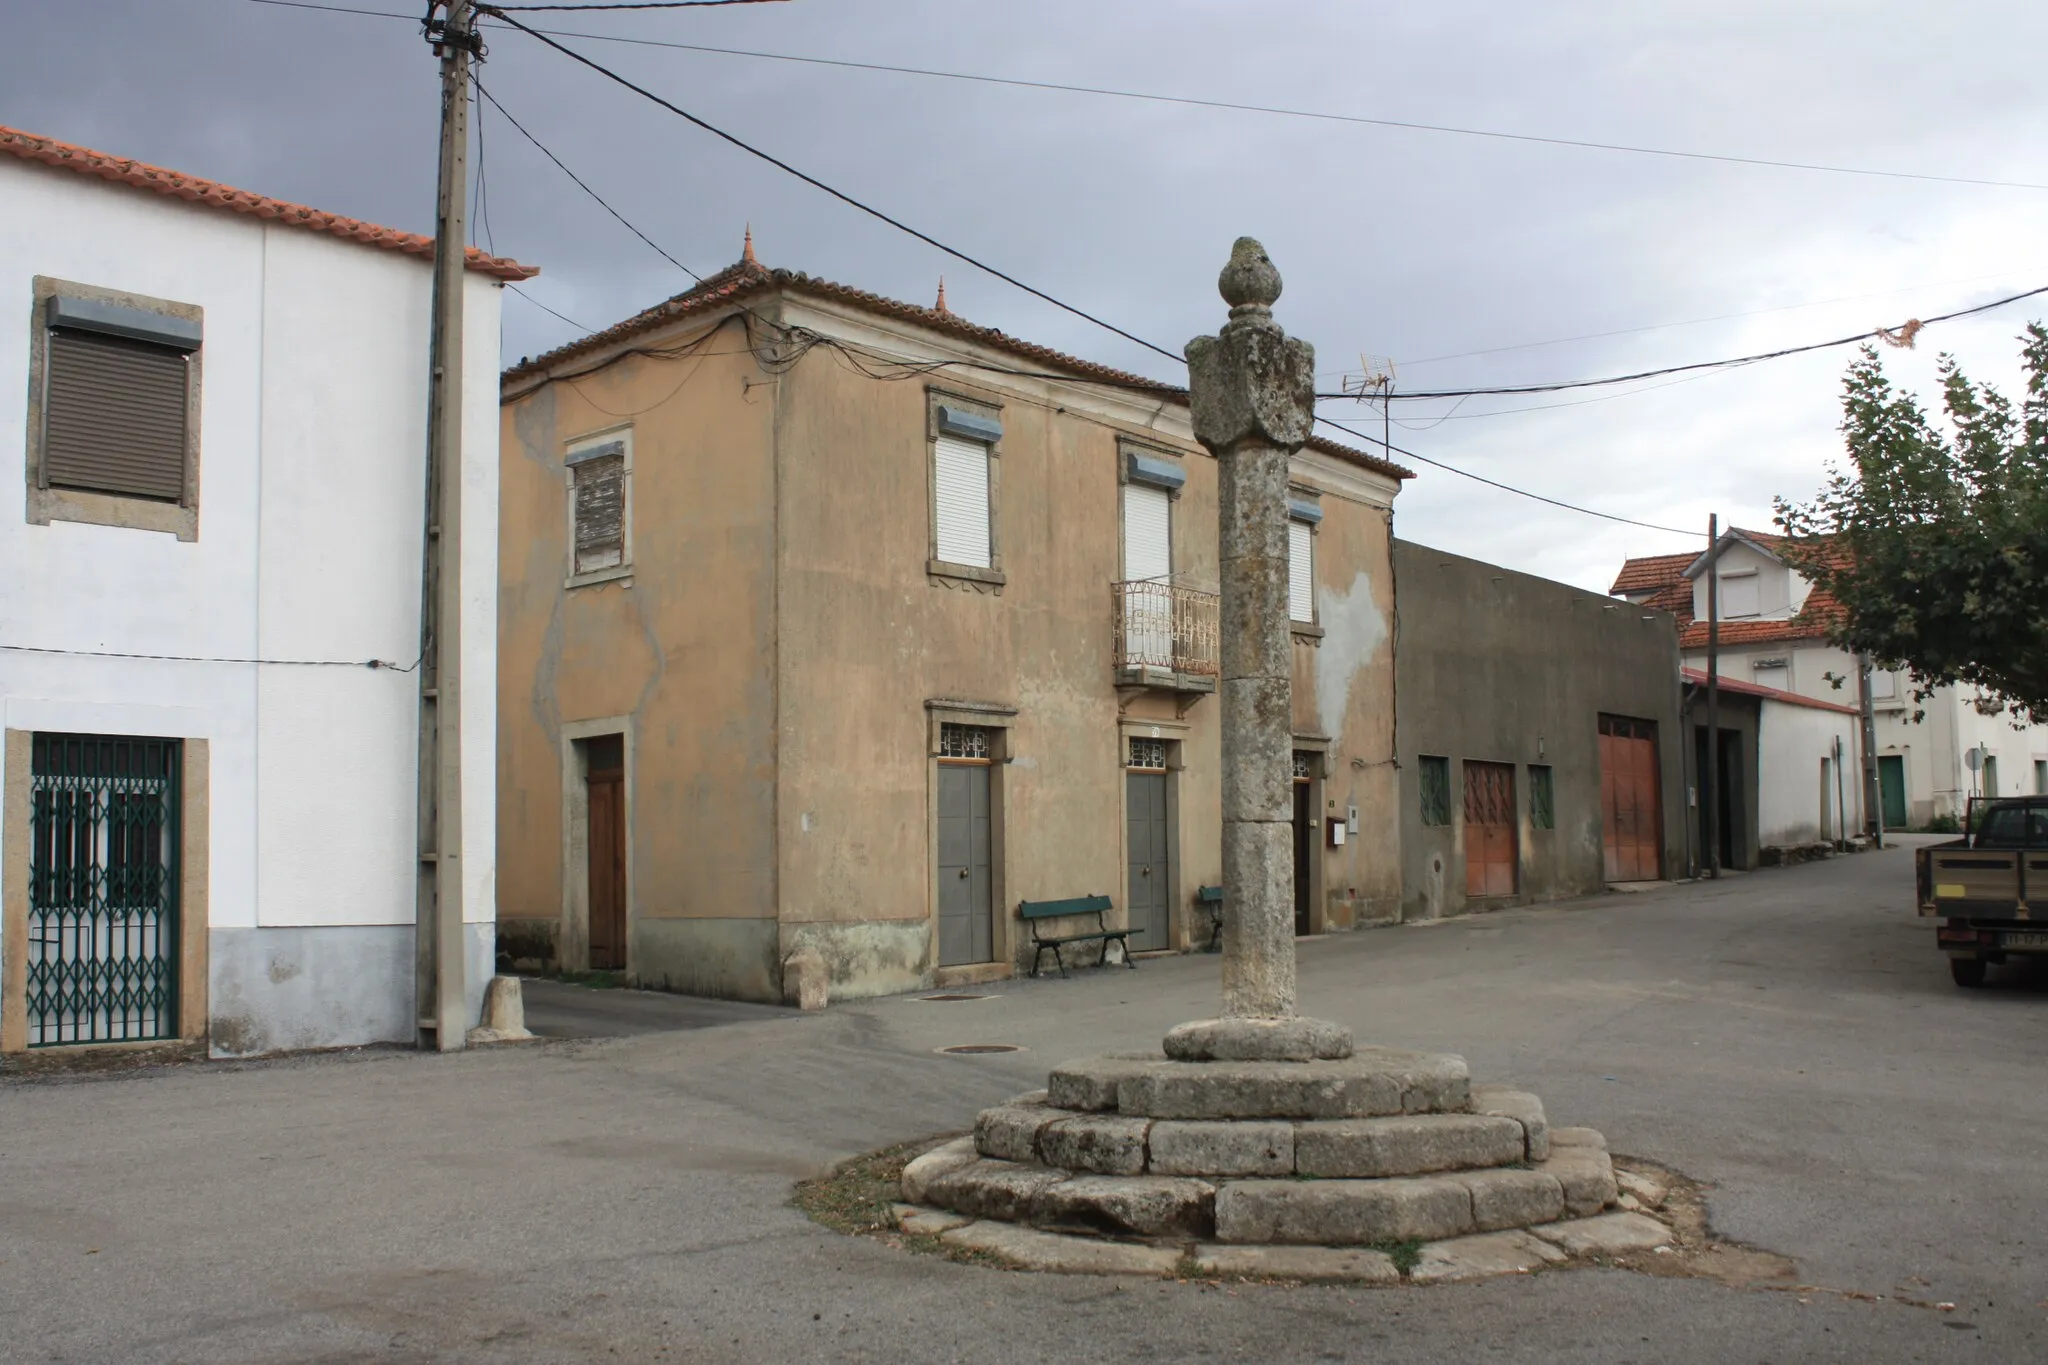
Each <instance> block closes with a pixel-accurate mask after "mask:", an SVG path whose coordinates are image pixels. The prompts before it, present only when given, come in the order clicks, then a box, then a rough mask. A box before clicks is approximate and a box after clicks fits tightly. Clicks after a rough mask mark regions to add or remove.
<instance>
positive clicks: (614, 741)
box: [583, 735, 626, 972]
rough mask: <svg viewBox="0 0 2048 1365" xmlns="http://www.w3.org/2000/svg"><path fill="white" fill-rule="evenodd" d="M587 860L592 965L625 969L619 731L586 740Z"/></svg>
mask: <svg viewBox="0 0 2048 1365" xmlns="http://www.w3.org/2000/svg"><path fill="white" fill-rule="evenodd" d="M584 763H585V767H584V778H583V787H584V794H585V796H586V798H587V800H588V810H589V812H590V814H589V840H588V842H587V844H586V845H585V849H586V852H587V854H588V858H589V864H590V970H592V971H594V972H622V971H624V970H626V758H625V742H624V740H623V739H622V737H620V736H618V735H603V736H600V737H598V738H596V739H593V740H590V741H588V742H587V743H586V744H585V745H584Z"/></svg>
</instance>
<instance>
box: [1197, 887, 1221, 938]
mask: <svg viewBox="0 0 2048 1365" xmlns="http://www.w3.org/2000/svg"><path fill="white" fill-rule="evenodd" d="M1195 904H1197V905H1199V906H1201V907H1202V908H1203V909H1204V910H1207V911H1208V912H1209V946H1208V947H1206V948H1204V949H1202V951H1203V952H1205V953H1220V952H1222V951H1223V888H1222V887H1220V886H1204V887H1199V888H1197V889H1196V891H1195Z"/></svg>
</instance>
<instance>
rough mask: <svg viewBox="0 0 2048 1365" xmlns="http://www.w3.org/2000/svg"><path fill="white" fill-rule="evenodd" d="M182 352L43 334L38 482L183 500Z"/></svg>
mask: <svg viewBox="0 0 2048 1365" xmlns="http://www.w3.org/2000/svg"><path fill="white" fill-rule="evenodd" d="M185 367H186V359H185V355H184V353H183V352H181V351H174V350H172V349H170V348H169V347H166V346H152V345H150V344H149V343H147V342H142V341H130V340H127V339H126V338H123V337H110V336H95V335H92V334H90V333H83V332H60V331H53V332H51V333H50V348H49V353H48V387H47V389H46V391H45V395H46V396H45V401H44V415H43V423H44V426H43V432H44V435H43V478H44V481H45V482H46V483H48V484H50V485H52V486H54V487H58V488H84V489H91V490H93V491H94V492H100V493H119V494H122V495H124V496H127V497H133V498H154V499H158V500H160V501H163V502H177V501H179V500H180V499H182V498H183V497H184V496H185V450H186V444H187V442H186V430H185V419H186V412H185V395H186V389H187V378H188V377H187V371H186V368H185Z"/></svg>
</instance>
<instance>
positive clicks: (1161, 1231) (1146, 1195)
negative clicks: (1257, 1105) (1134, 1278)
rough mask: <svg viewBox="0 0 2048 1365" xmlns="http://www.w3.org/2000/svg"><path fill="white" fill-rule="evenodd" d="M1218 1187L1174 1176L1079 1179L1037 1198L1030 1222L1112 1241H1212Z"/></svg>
mask: <svg viewBox="0 0 2048 1365" xmlns="http://www.w3.org/2000/svg"><path fill="white" fill-rule="evenodd" d="M1215 1204H1216V1187H1215V1186H1214V1185H1210V1184H1208V1183H1206V1182H1204V1181H1200V1180H1187V1179H1183V1178H1178V1177H1174V1176H1158V1175H1141V1176H1114V1175H1077V1176H1074V1177H1073V1178H1072V1179H1069V1180H1062V1181H1060V1182H1059V1183H1057V1184H1053V1185H1048V1186H1046V1187H1045V1188H1043V1189H1042V1190H1040V1191H1039V1192H1038V1193H1037V1196H1036V1198H1035V1199H1034V1200H1033V1201H1032V1206H1031V1210H1030V1213H1029V1215H1028V1216H1027V1219H1026V1221H1028V1222H1031V1223H1034V1224H1036V1225H1038V1226H1040V1227H1043V1228H1049V1229H1054V1230H1061V1229H1064V1230H1071V1231H1075V1232H1093V1233H1097V1234H1107V1235H1109V1236H1112V1237H1181V1238H1187V1237H1208V1236H1211V1235H1212V1234H1213V1233H1214V1230H1215V1222H1216V1217H1215Z"/></svg>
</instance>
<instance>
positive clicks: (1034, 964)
mask: <svg viewBox="0 0 2048 1365" xmlns="http://www.w3.org/2000/svg"><path fill="white" fill-rule="evenodd" d="M1044 965H1045V945H1044V944H1043V943H1041V944H1039V945H1038V951H1037V952H1035V953H1033V954H1032V955H1031V974H1032V975H1033V976H1037V975H1038V969H1039V968H1040V967H1042V966H1044Z"/></svg>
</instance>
